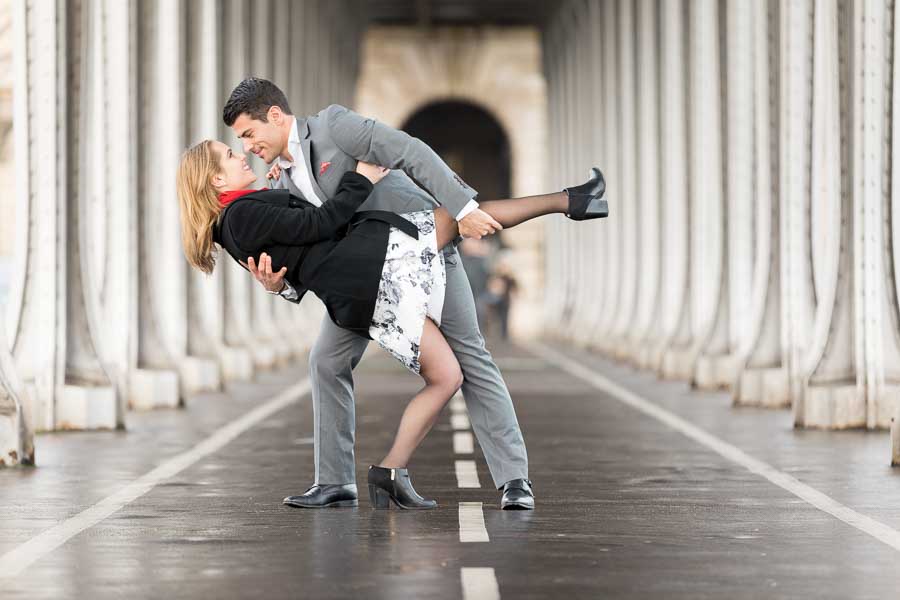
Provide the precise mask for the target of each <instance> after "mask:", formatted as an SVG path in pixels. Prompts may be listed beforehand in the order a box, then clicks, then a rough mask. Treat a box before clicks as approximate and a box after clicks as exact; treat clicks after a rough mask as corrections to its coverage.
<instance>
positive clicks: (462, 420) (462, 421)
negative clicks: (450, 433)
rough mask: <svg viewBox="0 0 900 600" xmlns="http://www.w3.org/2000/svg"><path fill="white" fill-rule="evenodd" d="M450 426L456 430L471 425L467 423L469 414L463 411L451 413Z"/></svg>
mask: <svg viewBox="0 0 900 600" xmlns="http://www.w3.org/2000/svg"><path fill="white" fill-rule="evenodd" d="M450 426H451V427H453V429H455V430H457V431H460V430H462V429H469V428H470V427H471V426H470V424H469V416H468V415H467V414H465V413H453V414H452V415H450Z"/></svg>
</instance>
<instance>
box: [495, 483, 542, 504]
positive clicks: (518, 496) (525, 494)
mask: <svg viewBox="0 0 900 600" xmlns="http://www.w3.org/2000/svg"><path fill="white" fill-rule="evenodd" d="M500 489H501V490H502V491H503V496H502V497H501V498H500V508H501V510H534V491H532V489H531V480H530V479H512V480H510V481H507V482H506V483H504V484H503V487H502V488H500Z"/></svg>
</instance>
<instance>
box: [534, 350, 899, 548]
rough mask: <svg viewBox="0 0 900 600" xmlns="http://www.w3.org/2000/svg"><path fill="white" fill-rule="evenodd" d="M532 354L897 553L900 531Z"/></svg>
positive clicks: (566, 361)
mask: <svg viewBox="0 0 900 600" xmlns="http://www.w3.org/2000/svg"><path fill="white" fill-rule="evenodd" d="M532 351H533V352H534V353H535V354H537V355H538V356H541V357H542V358H544V359H545V360H547V361H548V362H550V363H553V364H554V365H556V366H557V367H559V368H560V369H562V370H563V371H566V372H568V373H571V374H572V375H574V376H576V377H579V378H581V379H583V380H585V381H586V382H588V383H590V384H591V385H593V386H594V387H596V388H597V389H599V390H602V391H604V392H606V393H607V394H609V395H610V396H612V397H613V398H615V399H616V400H618V401H619V402H621V403H623V404H627V405H628V406H631V407H632V408H634V409H636V410H639V411H640V412H642V413H644V414H645V415H647V416H649V417H653V418H654V419H656V420H657V421H660V422H661V423H664V424H666V425H668V426H669V427H671V428H672V429H674V430H675V431H678V432H679V433H681V434H683V435H685V436H687V437H689V438H690V439H692V440H694V441H695V442H697V443H699V444H701V445H703V446H706V447H707V448H709V449H710V450H712V451H713V452H715V453H717V454H719V455H721V456H723V457H724V458H727V459H728V460H730V461H732V462H734V463H736V464H738V465H740V466H742V467H744V468H745V469H747V470H748V471H750V472H751V473H755V474H757V475H759V476H761V477H763V478H765V479H768V480H769V481H770V482H772V483H774V484H775V485H777V486H778V487H780V488H782V489H784V490H787V491H788V492H790V493H792V494H794V495H795V496H797V497H798V498H801V499H802V500H805V501H806V502H808V503H809V504H811V505H813V506H814V507H816V508H818V509H819V510H821V511H822V512H825V513H828V514H829V515H831V516H833V517H835V518H836V519H840V520H841V521H843V522H844V523H847V524H848V525H850V526H851V527H855V528H856V529H859V530H860V531H862V532H864V533H867V534H869V535H871V536H872V537H874V538H875V539H877V540H878V541H880V542H883V543H885V544H887V545H888V546H890V547H891V548H894V549H895V550H900V531H897V530H896V529H894V528H892V527H890V526H888V525H885V524H884V523H882V522H880V521H876V520H875V519H873V518H872V517H868V516H866V515H864V514H862V513H858V512H856V511H855V510H853V509H852V508H850V507H848V506H845V505H843V504H841V503H840V502H838V501H837V500H835V499H833V498H831V497H830V496H827V495H825V494H823V493H822V492H820V491H819V490H817V489H815V488H814V487H811V486H809V485H807V484H805V483H803V482H801V481H800V480H798V479H796V478H795V477H792V476H791V475H788V474H787V473H785V472H783V471H779V470H778V469H776V468H775V467H773V466H772V465H770V464H768V463H765V462H763V461H761V460H759V459H756V458H753V457H752V456H750V455H749V454H747V453H746V452H744V451H743V450H741V449H740V448H738V447H737V446H733V445H731V444H729V443H728V442H726V441H724V440H722V439H720V438H718V437H716V436H714V435H712V434H711V433H708V432H706V431H704V430H703V429H700V428H699V427H697V426H695V425H692V424H691V423H689V422H688V421H685V420H684V419H682V418H681V417H679V416H677V415H676V414H674V413H672V412H669V411H668V410H666V409H664V408H661V407H660V406H657V405H656V404H653V403H652V402H650V401H648V400H645V399H644V398H641V397H640V396H638V395H637V394H635V393H633V392H631V391H630V390H628V389H626V388H624V387H622V386H620V385H618V384H617V383H615V382H613V381H611V380H610V379H607V378H606V377H603V376H602V375H599V374H597V373H594V372H593V371H591V370H590V369H588V368H586V367H583V366H582V365H580V364H578V363H577V362H575V361H573V360H572V359H570V358H569V357H567V356H564V355H563V354H560V353H559V352H557V351H555V350H553V349H551V348H549V347H547V346H545V345H543V344H533V345H532Z"/></svg>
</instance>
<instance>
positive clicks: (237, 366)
mask: <svg viewBox="0 0 900 600" xmlns="http://www.w3.org/2000/svg"><path fill="white" fill-rule="evenodd" d="M219 361H220V362H221V364H222V379H224V381H225V383H230V382H232V381H250V380H251V379H253V369H254V367H255V362H254V360H253V355H252V354H251V353H250V351H249V350H247V349H246V348H230V347H226V348H222V350H221V351H220V352H219Z"/></svg>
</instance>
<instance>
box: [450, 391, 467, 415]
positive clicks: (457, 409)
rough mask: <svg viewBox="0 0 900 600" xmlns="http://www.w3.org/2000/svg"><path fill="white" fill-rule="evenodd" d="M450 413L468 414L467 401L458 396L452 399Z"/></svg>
mask: <svg viewBox="0 0 900 600" xmlns="http://www.w3.org/2000/svg"><path fill="white" fill-rule="evenodd" d="M450 412H454V413H464V412H466V401H465V400H463V397H462V396H459V395H456V396H453V397H452V398H450Z"/></svg>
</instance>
